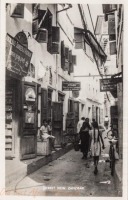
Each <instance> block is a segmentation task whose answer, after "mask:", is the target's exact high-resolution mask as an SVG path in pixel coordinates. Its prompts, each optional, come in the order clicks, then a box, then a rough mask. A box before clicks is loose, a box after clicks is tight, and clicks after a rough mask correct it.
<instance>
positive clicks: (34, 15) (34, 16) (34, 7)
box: [32, 3, 39, 19]
mask: <svg viewBox="0 0 128 200" xmlns="http://www.w3.org/2000/svg"><path fill="white" fill-rule="evenodd" d="M38 9H39V4H37V3H34V4H32V19H37V18H38Z"/></svg>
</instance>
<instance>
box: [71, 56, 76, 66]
mask: <svg viewBox="0 0 128 200" xmlns="http://www.w3.org/2000/svg"><path fill="white" fill-rule="evenodd" d="M72 63H73V64H74V65H76V55H72Z"/></svg>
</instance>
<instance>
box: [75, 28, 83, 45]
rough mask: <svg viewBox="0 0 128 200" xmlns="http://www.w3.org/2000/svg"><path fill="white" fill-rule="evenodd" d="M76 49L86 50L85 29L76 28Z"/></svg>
mask: <svg viewBox="0 0 128 200" xmlns="http://www.w3.org/2000/svg"><path fill="white" fill-rule="evenodd" d="M74 40H75V49H84V34H83V29H79V28H76V27H75V28H74Z"/></svg>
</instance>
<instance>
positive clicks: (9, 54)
mask: <svg viewBox="0 0 128 200" xmlns="http://www.w3.org/2000/svg"><path fill="white" fill-rule="evenodd" d="M31 57H32V52H31V51H30V50H29V49H27V48H26V47H24V46H23V45H22V44H20V43H19V42H18V41H17V40H16V39H15V38H13V37H12V36H10V35H9V34H7V37H6V67H7V69H8V70H10V71H12V72H14V73H15V74H18V75H21V76H26V75H27V73H28V68H29V65H30V60H31Z"/></svg>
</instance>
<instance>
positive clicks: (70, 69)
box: [69, 63, 74, 73]
mask: <svg viewBox="0 0 128 200" xmlns="http://www.w3.org/2000/svg"><path fill="white" fill-rule="evenodd" d="M73 72H74V65H73V63H70V65H69V73H73Z"/></svg>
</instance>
